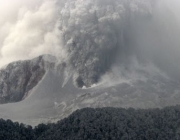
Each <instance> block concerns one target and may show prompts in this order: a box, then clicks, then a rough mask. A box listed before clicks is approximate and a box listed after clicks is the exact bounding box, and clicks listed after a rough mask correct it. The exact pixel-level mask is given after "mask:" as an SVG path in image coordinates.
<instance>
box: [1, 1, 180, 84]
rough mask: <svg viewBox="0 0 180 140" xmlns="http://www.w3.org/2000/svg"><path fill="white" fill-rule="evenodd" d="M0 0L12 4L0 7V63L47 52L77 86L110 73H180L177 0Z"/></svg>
mask: <svg viewBox="0 0 180 140" xmlns="http://www.w3.org/2000/svg"><path fill="white" fill-rule="evenodd" d="M9 2H10V1H9ZM0 3H1V4H2V6H1V7H0V9H1V8H2V7H4V5H7V6H8V7H9V6H10V7H11V8H9V9H11V10H10V11H7V10H6V9H7V8H3V9H2V10H1V11H0V15H1V17H4V18H2V19H1V20H0V25H1V27H0V61H1V63H0V66H2V65H4V64H6V63H9V62H11V61H14V60H19V59H27V58H32V57H35V56H38V55H41V54H44V53H49V54H52V55H55V56H57V57H58V59H59V60H60V62H63V61H65V62H66V63H67V66H70V67H71V68H72V70H73V74H74V75H76V81H77V84H78V86H80V87H82V86H84V85H85V86H91V85H92V84H94V83H97V82H98V81H99V80H100V79H104V77H106V76H104V77H102V76H103V75H106V74H107V73H111V72H112V73H114V72H115V74H116V75H121V76H120V77H125V78H132V77H137V75H138V72H139V71H141V72H142V75H143V73H148V74H154V75H155V73H160V74H163V75H166V76H167V77H168V78H170V79H173V80H179V78H180V76H179V75H180V73H179V71H180V61H179V60H180V56H179V52H180V48H179V47H180V39H179V37H180V27H179V26H180V24H179V23H180V17H179V14H178V13H179V12H180V10H179V9H180V2H179V1H178V0H172V1H170V0H61V1H58V0H39V1H35V0H34V1H32V2H28V1H21V0H18V2H17V3H16V2H11V4H9V3H6V2H3V1H2V0H0ZM4 13H5V14H4ZM7 14H9V15H10V17H9V18H7V17H8V16H6V15H7ZM5 17H6V18H5ZM145 75H146V74H145ZM101 77H102V78H101ZM115 77H117V76H115ZM144 77H146V76H144Z"/></svg>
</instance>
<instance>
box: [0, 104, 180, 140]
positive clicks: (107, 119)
mask: <svg viewBox="0 0 180 140" xmlns="http://www.w3.org/2000/svg"><path fill="white" fill-rule="evenodd" d="M0 140H180V106H176V107H167V108H164V109H149V110H135V109H132V108H130V109H122V108H101V109H92V108H85V109H81V110H77V111H75V112H74V113H73V114H72V115H70V116H69V117H68V118H65V119H63V120H61V121H59V122H57V123H56V124H47V125H45V124H39V125H38V126H36V127H35V128H34V129H33V128H32V127H31V126H26V125H23V124H19V123H17V122H14V123H13V122H12V121H11V120H7V121H5V120H2V119H1V120H0Z"/></svg>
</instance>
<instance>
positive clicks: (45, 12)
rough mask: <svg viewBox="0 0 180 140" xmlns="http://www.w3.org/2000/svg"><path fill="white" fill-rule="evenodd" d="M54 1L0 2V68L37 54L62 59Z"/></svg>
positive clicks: (57, 13) (24, 0)
mask: <svg viewBox="0 0 180 140" xmlns="http://www.w3.org/2000/svg"><path fill="white" fill-rule="evenodd" d="M59 8H60V7H59V6H58V3H57V2H56V0H38V1H37V0H33V1H28V0H16V1H11V0H7V1H3V0H0V17H1V19H0V67H1V66H3V65H4V64H7V63H9V62H12V61H15V60H19V59H30V58H33V57H36V56H39V55H41V54H47V53H48V54H53V55H58V56H62V55H63V52H62V50H61V32H60V30H59V29H58V27H59V25H58V24H59Z"/></svg>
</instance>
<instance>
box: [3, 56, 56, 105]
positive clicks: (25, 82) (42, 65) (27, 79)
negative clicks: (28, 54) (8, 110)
mask: <svg viewBox="0 0 180 140" xmlns="http://www.w3.org/2000/svg"><path fill="white" fill-rule="evenodd" d="M55 61H56V59H55V57H53V56H48V55H44V56H39V57H37V58H34V59H32V60H25V61H17V62H13V63H10V64H8V65H7V66H6V67H4V68H3V69H1V70H0V104H2V103H8V102H17V101H21V100H23V99H24V98H26V97H27V96H28V94H29V93H30V91H31V90H32V89H33V88H34V87H35V86H36V85H37V84H38V82H39V81H40V80H41V79H42V78H43V76H44V74H45V73H46V71H47V70H48V69H52V68H53V67H54V66H55Z"/></svg>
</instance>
